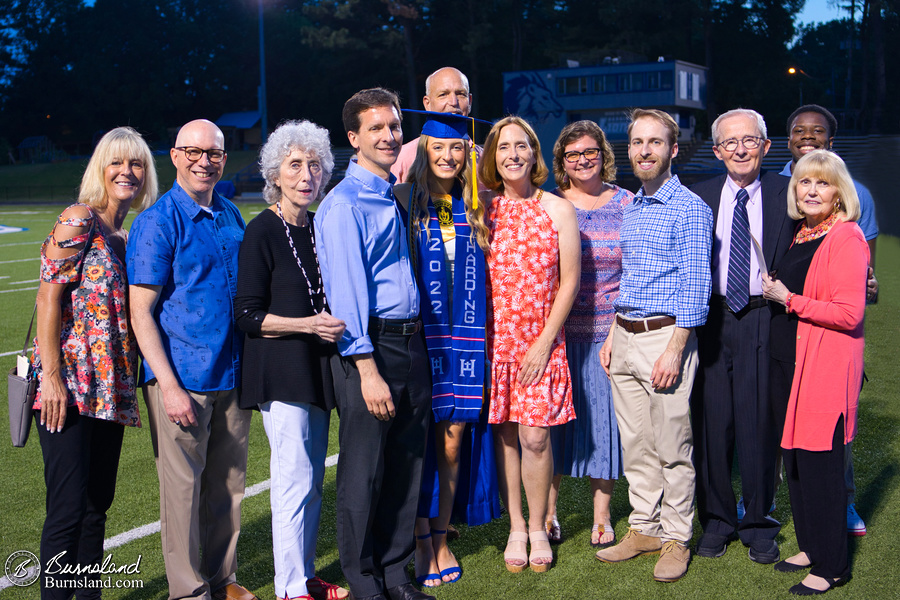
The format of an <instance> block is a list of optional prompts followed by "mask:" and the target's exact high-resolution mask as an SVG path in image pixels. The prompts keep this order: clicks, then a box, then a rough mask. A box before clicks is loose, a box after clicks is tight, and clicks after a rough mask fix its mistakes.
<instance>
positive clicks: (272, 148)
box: [259, 121, 334, 204]
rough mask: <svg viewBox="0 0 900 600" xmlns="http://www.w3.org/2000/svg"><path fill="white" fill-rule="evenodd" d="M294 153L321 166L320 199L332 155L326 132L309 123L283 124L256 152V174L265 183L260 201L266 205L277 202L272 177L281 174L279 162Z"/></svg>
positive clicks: (328, 177)
mask: <svg viewBox="0 0 900 600" xmlns="http://www.w3.org/2000/svg"><path fill="white" fill-rule="evenodd" d="M294 150H300V151H301V152H309V153H310V154H313V155H314V156H315V157H316V158H318V159H319V163H320V164H321V165H322V184H321V185H320V186H319V195H318V197H317V198H316V200H319V199H321V198H322V195H323V193H324V191H325V187H326V186H327V185H328V182H329V181H330V180H331V173H332V172H333V171H334V155H333V154H332V153H331V138H330V137H329V136H328V130H327V129H325V128H324V127H319V126H318V125H316V124H315V123H311V122H310V121H285V122H284V123H282V124H281V125H279V126H278V127H277V128H276V129H275V131H273V132H272V134H271V135H270V136H269V140H268V141H267V142H266V145H265V146H263V147H262V150H260V151H259V172H260V173H261V174H262V176H263V179H265V181H266V187H265V188H264V189H263V198H265V200H266V202H268V203H269V204H275V203H276V202H278V201H279V200H281V188H280V187H278V186H277V185H275V178H276V177H278V174H279V173H280V172H281V163H282V162H284V159H285V158H286V157H287V156H289V155H290V153H291V152H292V151H294Z"/></svg>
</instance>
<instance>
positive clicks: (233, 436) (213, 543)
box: [128, 120, 256, 600]
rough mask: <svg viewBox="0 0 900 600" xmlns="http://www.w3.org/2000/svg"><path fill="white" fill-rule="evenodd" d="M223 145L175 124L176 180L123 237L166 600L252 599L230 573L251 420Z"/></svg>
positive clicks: (234, 218)
mask: <svg viewBox="0 0 900 600" xmlns="http://www.w3.org/2000/svg"><path fill="white" fill-rule="evenodd" d="M224 146H225V138H224V136H223V135H222V132H221V131H220V130H219V128H218V127H216V126H215V124H213V123H211V122H209V121H205V120H197V121H191V122H190V123H188V124H187V125H185V126H184V127H182V128H181V130H180V131H179V132H178V137H177V138H176V141H175V148H172V149H171V151H170V155H171V158H172V162H173V163H174V164H175V169H176V172H177V175H176V181H175V184H174V185H173V186H172V189H171V190H170V191H169V192H168V193H167V194H165V195H164V196H163V197H162V198H160V199H159V201H157V203H156V204H154V205H153V206H151V207H150V208H148V209H147V210H145V211H144V212H143V213H141V214H140V215H138V216H137V218H136V219H135V220H134V224H133V225H132V227H131V234H130V236H129V238H128V281H129V283H130V284H131V285H130V288H129V294H130V302H129V304H130V307H131V309H130V310H131V324H132V327H134V333H135V335H136V337H137V340H138V344H139V345H140V349H141V355H142V356H143V359H144V361H143V367H142V370H141V375H140V384H141V385H142V386H143V391H144V400H145V401H146V402H147V409H148V412H149V419H150V434H151V435H152V438H153V450H154V454H155V455H156V469H157V472H158V475H159V496H160V521H161V524H162V546H163V558H164V559H165V564H166V578H167V579H168V582H169V598H171V599H172V600H174V599H176V598H204V599H207V600H208V599H209V598H210V597H212V598H213V599H215V600H226V599H228V600H255V598H256V596H254V595H253V594H252V593H250V592H249V591H247V590H246V589H244V588H243V587H242V586H240V585H238V584H237V582H236V581H235V575H234V574H235V571H236V570H237V540H238V535H239V534H240V530H241V499H242V498H243V496H244V480H245V477H246V473H247V441H248V438H249V433H250V412H248V411H244V410H241V409H240V407H239V406H238V393H239V392H238V390H239V389H240V385H241V381H240V377H241V364H240V363H241V349H242V345H243V339H244V338H243V335H242V334H241V333H240V332H239V331H238V330H237V328H236V327H235V323H234V314H233V312H234V311H233V308H232V307H233V301H234V295H235V291H236V289H237V258H238V249H239V248H240V245H241V240H243V238H244V220H243V219H242V218H241V213H240V211H238V209H237V207H236V206H235V205H234V204H232V203H231V202H229V201H228V200H226V199H224V198H222V197H221V196H219V194H217V193H216V192H215V185H216V182H217V181H219V179H220V178H221V177H222V171H223V169H224V168H225V161H226V158H227V157H226V155H225V150H224Z"/></svg>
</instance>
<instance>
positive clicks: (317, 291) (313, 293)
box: [275, 202, 325, 314]
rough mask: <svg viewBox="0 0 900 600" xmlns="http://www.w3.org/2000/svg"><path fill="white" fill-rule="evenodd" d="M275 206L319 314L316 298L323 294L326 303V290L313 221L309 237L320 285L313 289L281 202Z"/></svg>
mask: <svg viewBox="0 0 900 600" xmlns="http://www.w3.org/2000/svg"><path fill="white" fill-rule="evenodd" d="M275 208H276V209H277V210H278V216H279V217H281V223H282V224H283V225H284V233H285V235H287V239H288V244H289V245H290V246H291V252H293V253H294V259H295V260H296V261H297V266H298V267H300V271H301V272H302V273H303V279H305V280H306V286H307V287H308V288H309V303H310V304H311V305H312V309H313V313H314V314H318V313H319V312H320V311H319V310H318V309H317V308H316V302H315V298H316V297H317V296H321V297H322V298H323V304H324V296H325V294H324V292H323V290H322V288H323V287H324V286H323V284H322V269H321V268H319V255H318V253H317V252H316V236H315V234H314V233H313V229H312V222H308V223H307V227H308V229H309V239H310V241H311V242H312V251H313V256H314V257H315V258H316V276H317V279H318V284H317V285H318V287H317V288H316V289H315V290H313V286H312V283H311V282H310V281H309V276H308V275H307V274H306V269H304V268H303V263H302V262H300V256H298V255H297V248H295V247H294V240H293V239H292V238H291V230H290V229H288V224H287V221H285V220H284V215H283V214H282V213H281V202H277V203H276V204H275Z"/></svg>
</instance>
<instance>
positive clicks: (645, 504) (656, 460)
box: [610, 325, 697, 544]
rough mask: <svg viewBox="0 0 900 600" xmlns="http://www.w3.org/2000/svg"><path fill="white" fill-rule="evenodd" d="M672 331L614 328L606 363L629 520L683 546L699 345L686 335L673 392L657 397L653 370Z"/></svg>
mask: <svg viewBox="0 0 900 600" xmlns="http://www.w3.org/2000/svg"><path fill="white" fill-rule="evenodd" d="M674 328H675V326H674V325H670V326H668V327H663V328H662V329H659V330H656V331H647V332H644V333H629V332H628V331H626V330H625V329H623V328H622V327H620V326H618V325H615V332H614V337H613V345H612V359H611V363H610V377H611V380H612V381H611V382H612V394H613V403H614V405H615V408H616V419H617V420H618V423H619V435H620V436H621V440H622V459H623V467H624V472H625V477H626V478H627V479H628V498H629V501H630V502H631V508H632V513H631V516H630V517H629V518H628V522H629V523H630V524H631V526H632V527H633V528H635V529H638V530H640V531H641V532H642V533H643V534H644V535H649V536H653V537H659V538H662V539H663V541H669V540H675V541H677V542H681V543H683V544H687V543H689V542H690V540H691V536H692V534H693V525H692V521H693V518H694V506H693V505H694V464H693V435H692V433H691V414H690V396H691V386H693V384H694V375H695V374H696V372H697V337H696V335H695V334H694V332H691V335H690V337H689V338H688V341H687V344H686V345H685V348H684V353H683V355H682V361H681V365H682V366H681V377H680V378H679V379H678V380H677V381H676V382H675V385H674V386H672V387H670V388H667V389H666V390H664V391H662V392H657V391H655V390H654V389H653V386H652V385H651V384H650V372H651V371H652V369H653V363H655V362H656V359H658V358H659V357H660V355H661V354H662V353H663V351H664V350H665V349H666V345H667V344H668V343H669V340H670V339H671V338H672V333H673V331H674Z"/></svg>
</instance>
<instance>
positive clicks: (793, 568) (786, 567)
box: [775, 560, 812, 573]
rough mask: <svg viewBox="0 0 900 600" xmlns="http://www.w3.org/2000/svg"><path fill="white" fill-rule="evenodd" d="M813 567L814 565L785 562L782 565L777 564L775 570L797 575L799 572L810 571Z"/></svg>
mask: <svg viewBox="0 0 900 600" xmlns="http://www.w3.org/2000/svg"><path fill="white" fill-rule="evenodd" d="M811 566H812V565H798V564H796V563H790V562H788V561H786V560H783V561H781V562H780V563H775V570H776V571H778V572H779V573H796V572H797V571H802V570H803V569H808V568H810V567H811Z"/></svg>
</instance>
